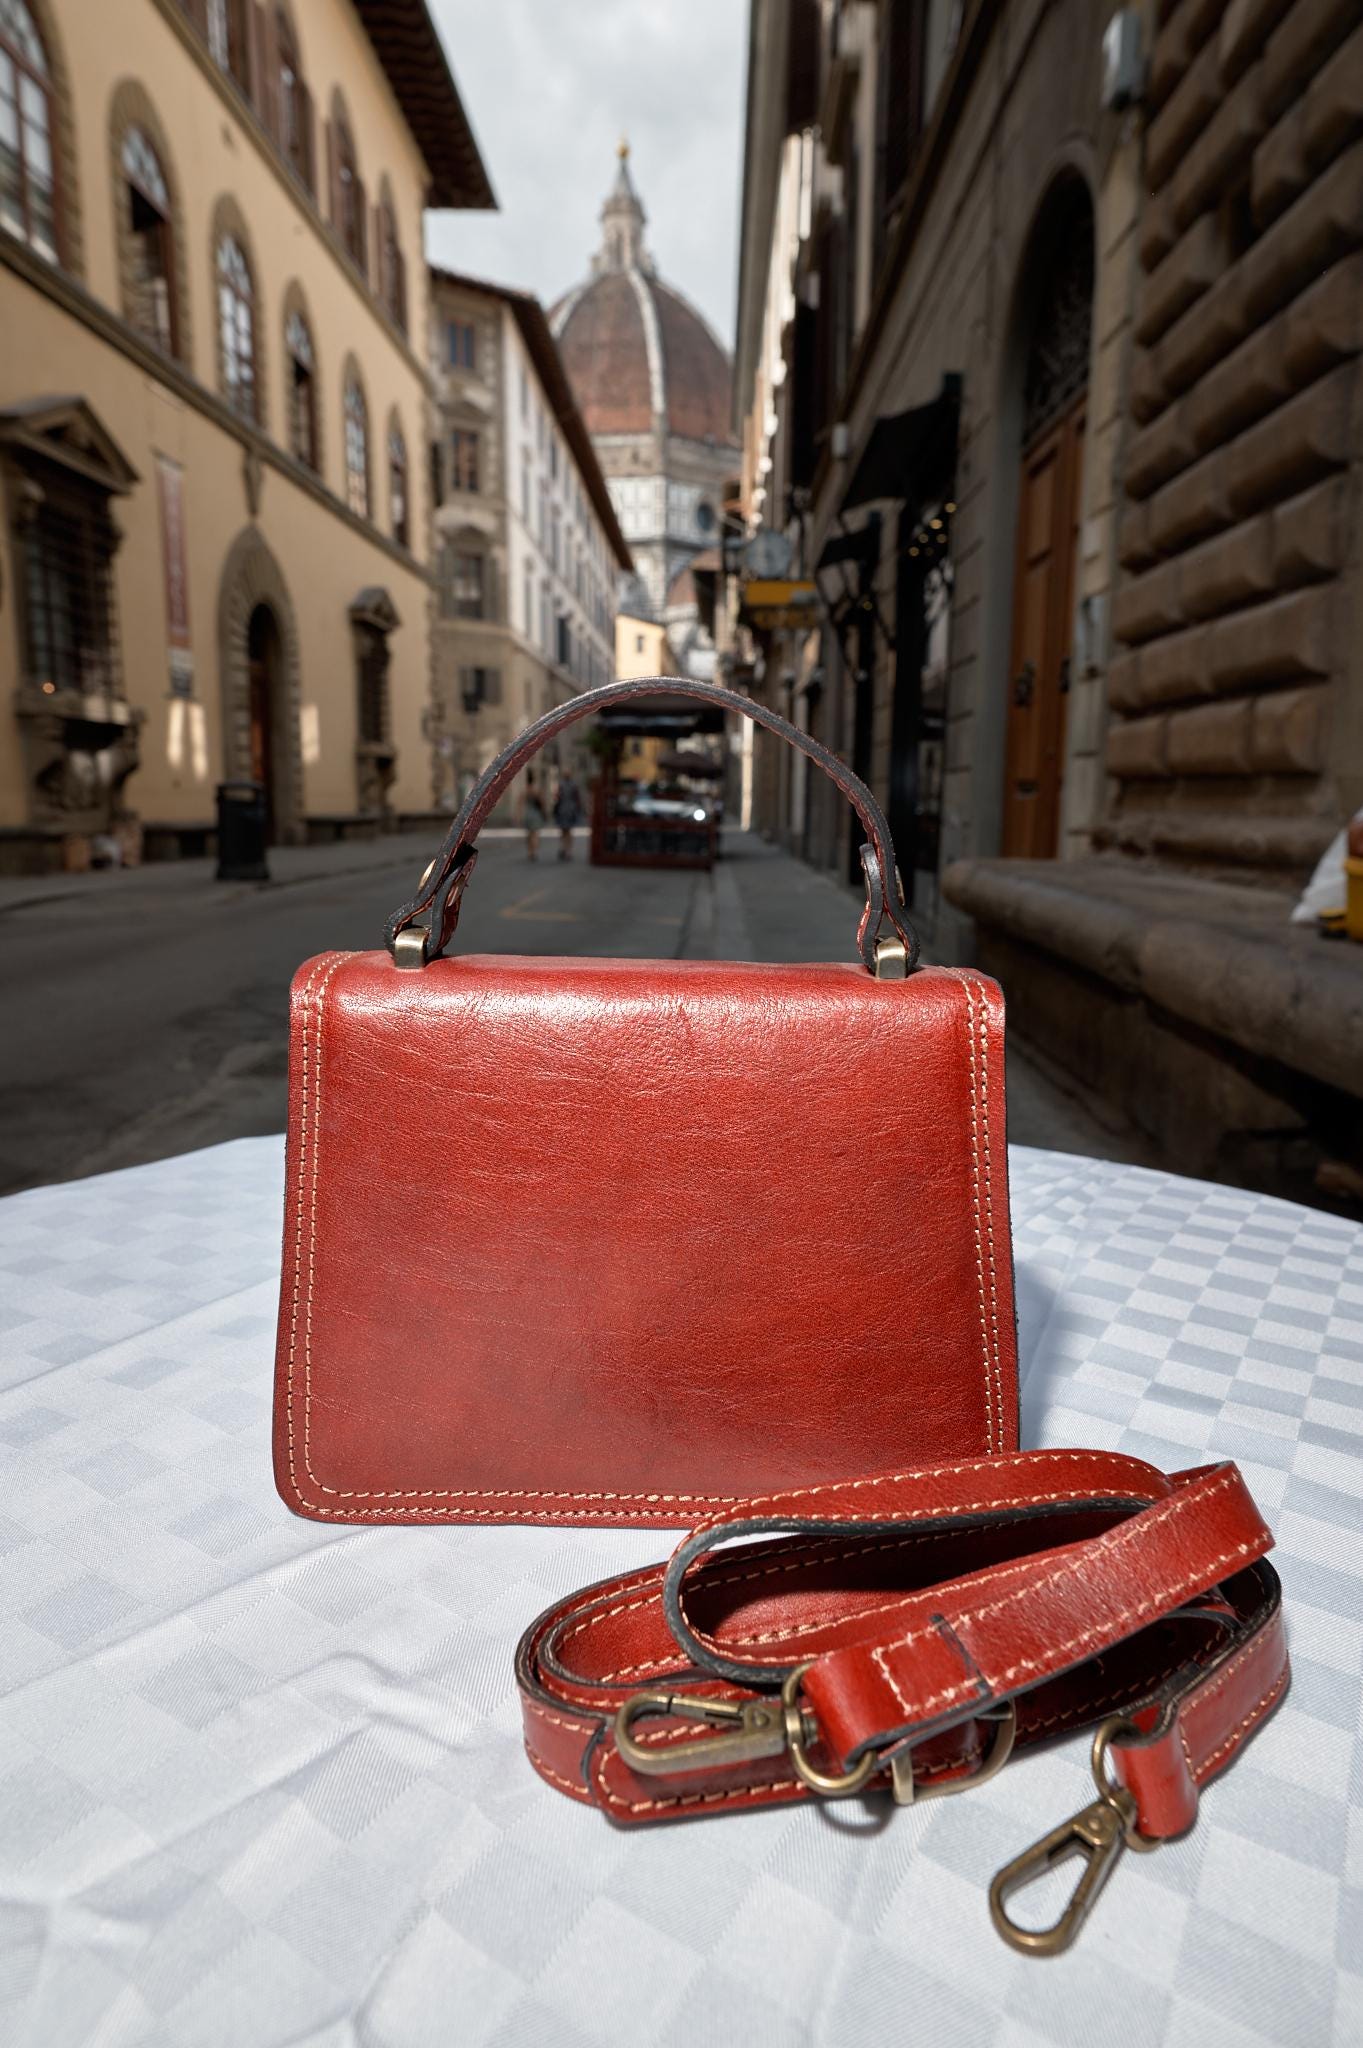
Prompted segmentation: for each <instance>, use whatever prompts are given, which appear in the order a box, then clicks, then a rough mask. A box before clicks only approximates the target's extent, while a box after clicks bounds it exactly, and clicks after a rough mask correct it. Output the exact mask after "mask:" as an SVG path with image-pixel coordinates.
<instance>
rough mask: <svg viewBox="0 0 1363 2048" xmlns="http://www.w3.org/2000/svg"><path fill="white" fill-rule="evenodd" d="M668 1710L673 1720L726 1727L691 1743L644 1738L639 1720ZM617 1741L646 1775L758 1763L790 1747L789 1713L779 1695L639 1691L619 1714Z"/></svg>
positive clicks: (632, 1764) (630, 1762)
mask: <svg viewBox="0 0 1363 2048" xmlns="http://www.w3.org/2000/svg"><path fill="white" fill-rule="evenodd" d="M664 1714H665V1715H667V1716H668V1717H669V1719H671V1720H674V1721H696V1722H701V1723H703V1724H704V1725H705V1726H706V1727H711V1728H715V1729H718V1730H721V1731H723V1732H721V1733H718V1734H714V1735H702V1736H699V1737H698V1738H697V1739H696V1740H695V1741H691V1742H641V1741H640V1740H639V1738H638V1736H637V1735H636V1734H635V1733H634V1728H635V1723H636V1722H638V1721H644V1720H652V1719H656V1718H657V1717H658V1716H660V1715H664ZM615 1746H616V1748H617V1749H618V1750H619V1752H620V1754H621V1756H622V1757H623V1758H624V1760H625V1762H626V1763H627V1764H628V1765H629V1767H630V1769H631V1770H632V1771H639V1772H641V1773H642V1774H643V1776H644V1777H646V1778H664V1777H669V1776H670V1775H671V1773H672V1772H673V1771H694V1770H699V1769H704V1768H707V1767H708V1766H710V1765H712V1764H714V1765H724V1764H738V1763H750V1762H756V1761H757V1760H758V1759H759V1758H761V1757H767V1756H780V1755H782V1753H783V1752H784V1750H785V1747H786V1724H785V1714H784V1711H783V1709H782V1706H781V1703H780V1701H779V1700H774V1699H773V1700H743V1701H738V1700H711V1699H703V1698H697V1697H695V1695H692V1696H691V1697H689V1698H688V1697H687V1695H686V1694H685V1693H675V1692H636V1693H635V1694H634V1696H633V1698H632V1699H627V1700H626V1701H625V1703H624V1705H623V1706H622V1707H621V1709H620V1711H619V1713H618V1714H617V1715H616V1717H615Z"/></svg>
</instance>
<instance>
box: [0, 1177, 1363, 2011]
mask: <svg viewBox="0 0 1363 2048" xmlns="http://www.w3.org/2000/svg"><path fill="white" fill-rule="evenodd" d="M1013 1173H1014V1180H1013V1207H1014V1224H1015V1231H1016V1239H1017V1254H1018V1276H1019V1277H1018V1292H1019V1307H1020V1312H1021V1323H1022V1344H1023V1357H1024V1388H1025V1394H1024V1406H1025V1441H1027V1442H1029V1443H1034V1444H1038V1443H1039V1444H1052V1445H1058V1444H1094V1445H1104V1446H1109V1447H1111V1448H1113V1449H1116V1450H1123V1451H1131V1452H1135V1453H1136V1454H1137V1455H1139V1456H1141V1457H1145V1458H1150V1459H1153V1460H1154V1461H1156V1462H1157V1463H1159V1464H1163V1465H1186V1464H1193V1463H1196V1462H1198V1461H1200V1460H1203V1459H1206V1458H1209V1457H1213V1456H1231V1457H1234V1458H1237V1459H1238V1460H1239V1461H1240V1463H1241V1464H1242V1466H1243V1467H1244V1469H1245V1472H1246V1474H1247V1476H1248V1479H1249V1481H1250V1484H1251V1486H1252V1488H1253V1491H1254V1493H1255V1494H1256V1496H1257V1498H1258V1500H1259V1501H1260V1503H1261V1505H1262V1506H1263V1508H1264V1509H1265V1511H1266V1512H1267V1514H1268V1515H1269V1517H1270V1519H1271V1520H1272V1521H1273V1523H1274V1525H1275V1527H1276V1530H1277V1534H1278V1538H1279V1546H1280V1547H1279V1550H1278V1553H1277V1561H1278V1564H1279V1567H1280V1569H1281V1571H1282V1574H1283V1578H1284V1580H1285V1582H1286V1588H1287V1600H1288V1610H1289V1615H1290V1625H1291V1632H1292V1648H1293V1661H1294V1665H1295V1672H1296V1676H1295V1682H1294V1686H1293V1690H1292V1692H1291V1694H1290V1696H1289V1698H1288V1701H1287V1703H1286V1705H1285V1706H1284V1707H1283V1708H1282V1710H1281V1711H1280V1712H1279V1713H1278V1714H1277V1716H1276V1717H1275V1718H1274V1719H1273V1721H1272V1722H1271V1723H1270V1724H1269V1726H1268V1727H1267V1728H1266V1729H1265V1730H1264V1732H1263V1733H1262V1734H1261V1735H1260V1736H1259V1737H1258V1738H1257V1739H1256V1741H1255V1742H1254V1743H1253V1745H1252V1746H1251V1748H1250V1749H1249V1750H1248V1751H1247V1753H1246V1755H1245V1757H1244V1759H1243V1760H1242V1761H1241V1762H1240V1763H1238V1764H1237V1766H1236V1768H1235V1769H1234V1770H1233V1771H1232V1772H1231V1773H1230V1774H1229V1776H1228V1777H1227V1778H1225V1779H1224V1780H1222V1781H1221V1782H1220V1783H1219V1784H1217V1785H1216V1786H1214V1787H1213V1788H1212V1789H1211V1790H1209V1792H1208V1793H1207V1795H1206V1797H1205V1799H1204V1800H1203V1808H1202V1815H1201V1818H1200V1819H1199V1822H1198V1825H1197V1827H1196V1828H1195V1830H1194V1831H1193V1832H1192V1834H1191V1835H1190V1836H1188V1837H1187V1838H1186V1839H1184V1840H1183V1841H1180V1842H1178V1843H1175V1844H1171V1845H1170V1846H1168V1847H1166V1848H1164V1849H1162V1850H1161V1851H1160V1853H1159V1854H1158V1855H1154V1856H1141V1857H1136V1856H1128V1857H1126V1858H1125V1859H1124V1860H1123V1862H1122V1864H1121V1866H1120V1868H1119V1869H1118V1871H1117V1873H1116V1875H1115V1876H1114V1878H1113V1879H1112V1882H1111V1883H1110V1885H1109V1887H1108V1889H1107V1891H1106V1892H1105V1894H1104V1896H1103V1898H1102V1900H1101V1901H1100V1903H1099V1905H1098V1908H1097V1910H1096V1912H1095V1914H1094V1916H1093V1919H1092V1920H1091V1921H1090V1923H1089V1925H1088V1927H1087V1929H1086V1930H1085V1932H1084V1934H1083V1936H1082V1938H1081V1941H1080V1943H1079V1945H1078V1947H1077V1948H1076V1949H1075V1950H1074V1951H1073V1952H1072V1953H1071V1954H1070V1955H1068V1956H1066V1957H1063V1958H1060V1959H1058V1960H1056V1961H1050V1962H1038V1961H1034V1960H1029V1959H1026V1958H1023V1957H1019V1956H1016V1955H1014V1954H1012V1953H1011V1952H1010V1951H1009V1950H1008V1949H1006V1948H1005V1947H1003V1945H1002V1944H1001V1943H1000V1942H999V1941H998V1939H997V1937H996V1936H995V1935H994V1933H993V1931H992V1929H991V1928H990V1925H989V1916H988V1911H987V1906H986V1899H985V1889H986V1886H987V1883H988V1880H989V1876H990V1874H991V1872H992V1871H993V1870H994V1869H995V1868H996V1867H997V1866H998V1865H999V1864H1000V1863H1002V1862H1004V1861H1006V1860H1007V1859H1008V1858H1009V1857H1011V1856H1013V1855H1014V1854H1016V1853H1017V1851H1018V1850H1019V1849H1021V1848H1022V1847H1023V1846H1024V1845H1025V1844H1026V1843H1027V1842H1029V1841H1030V1840H1031V1839H1032V1838H1033V1837H1034V1836H1035V1835H1037V1834H1039V1833H1040V1832H1041V1831H1042V1830H1043V1829H1045V1828H1047V1827H1050V1826H1051V1825H1052V1824H1053V1823H1054V1822H1055V1821H1057V1820H1059V1819H1060V1818H1062V1817H1063V1816H1064V1815H1065V1814H1067V1813H1070V1812H1071V1811H1073V1810H1074V1808H1075V1807H1077V1806H1079V1805H1080V1804H1082V1803H1083V1802H1084V1801H1085V1800H1086V1799H1087V1797H1088V1796H1089V1794H1088V1791H1087V1785H1088V1777H1087V1768H1086V1763H1085V1747H1086V1745H1085V1744H1084V1742H1083V1741H1076V1742H1072V1743H1069V1744H1067V1745H1065V1746H1064V1747H1063V1748H1061V1749H1059V1750H1055V1751H1053V1752H1051V1753H1049V1754H1046V1755H1039V1756H1033V1757H1028V1758H1024V1759H1021V1760H1019V1762H1018V1763H1017V1764H1016V1765H1015V1766H1013V1767H1011V1768H1010V1769H1008V1770H1006V1771H1004V1772H1003V1774H1002V1775H1001V1777H999V1778H998V1779H997V1780H996V1781H995V1782H994V1783H993V1784H991V1785H988V1786H986V1787H983V1788H981V1789H979V1790H978V1791H975V1792H971V1793H969V1794H967V1795H965V1796H963V1797H961V1798H958V1799H952V1800H944V1801H941V1802H939V1803H936V1804H933V1805H930V1806H925V1807H923V1808H921V1809H918V1810H914V1811H902V1812H894V1811H892V1810H891V1809H890V1808H889V1807H888V1806H881V1805H878V1806H877V1807H875V1808H874V1809H871V1808H863V1807H861V1806H859V1805H853V1806H852V1807H851V1808H850V1809H849V1808H824V1809H820V1810H818V1811H815V1810H812V1809H804V1810H801V1811H798V1812H797V1811H787V1812H771V1813H765V1814H752V1815H744V1816H742V1817H739V1816H728V1817H726V1818H724V1819H722V1820H717V1821H715V1822H713V1823H712V1824H704V1823H700V1824H691V1825H689V1826H679V1827H671V1828H665V1829H660V1830H656V1831H651V1830H641V1831H638V1832H631V1833H628V1834H625V1833H619V1832H617V1831H615V1830H614V1829H612V1828H611V1827H610V1825H609V1824H608V1823H607V1822H606V1821H604V1820H603V1819H602V1817H601V1816H600V1815H599V1814H597V1813H594V1812H590V1811H586V1810H584V1809H582V1808H580V1807H577V1806H574V1805H573V1804H571V1803H570V1802H569V1801H568V1800H566V1799H562V1798H560V1797H558V1796H557V1795H556V1794H554V1793H553V1792H551V1791H549V1790H547V1789H546V1787H544V1786H543V1785H542V1784H541V1783H540V1782H539V1780H538V1779H537V1778H536V1777H535V1776H534V1775H533V1774H532V1772H531V1770H530V1768H529V1765H528V1764H527V1763H526V1762H525V1759H524V1757H523V1755H522V1752H521V1747H520V1737H519V1715H518V1711H517V1706H516V1700H515V1692H514V1687H513V1684H512V1672H511V1656H512V1649H513V1646H514V1644H515V1642H516V1638H517V1636H518V1634H519V1632H520V1630H521V1628H522V1626H523V1625H524V1624H525V1622H526V1621H528V1620H529V1619H530V1618H531V1616H532V1615H534V1614H535V1613H536V1612H537V1611H538V1610H539V1609H540V1608H541V1607H542V1606H543V1605H544V1604H545V1603H546V1602H547V1601H549V1600H552V1599H556V1598H558V1597H559V1596H560V1595H562V1594H564V1593H566V1592H567V1591H569V1590H570V1589H571V1588H573V1587H575V1586H577V1585H578V1584H580V1583H581V1582H582V1581H583V1580H585V1579H591V1578H595V1577H598V1576H600V1575H601V1574H603V1573H607V1572H614V1571H618V1570H620V1569H621V1568H622V1567H624V1566H627V1565H630V1564H634V1563H638V1562H642V1561H644V1560H646V1559H648V1558H651V1557H654V1556H661V1555H662V1554H663V1553H664V1551H665V1550H666V1549H667V1548H668V1547H669V1545H670V1542H671V1540H672V1539H670V1538H667V1537H659V1536H657V1535H648V1534H646V1533H641V1532H639V1531H631V1532H628V1533H623V1534H615V1533H612V1532H609V1531H605V1532H602V1531H590V1530H588V1531H582V1530H579V1531H568V1530H560V1529H543V1528H525V1529H518V1528H496V1529H458V1528H450V1529H421V1530H417V1529H365V1530H361V1531H350V1532H347V1531H342V1530H337V1529H334V1528H327V1527H322V1526H320V1525H318V1524H317V1523H311V1522H303V1521H297V1520H295V1519H294V1518H293V1517H292V1516H291V1515H290V1514H289V1513H288V1512H287V1511H286V1510H285V1508H284V1507H283V1506H282V1504H281V1503H280V1502H279V1500H278V1499H277V1498H276V1496H275V1493H274V1489H273V1485H272V1481H271V1476H270V1464H269V1452H268V1433H269V1412H270V1368H271V1350H272V1338H273V1325H274V1305H275V1292H276V1287H277V1275H278V1254H279V1212H280V1186H281V1145H280V1141H279V1140H277V1139H254V1140H244V1141H242V1142H239V1143H236V1144H231V1145H224V1146H220V1147H217V1148H215V1149H214V1150H212V1151H208V1152H201V1153H196V1154H193V1155H190V1156H188V1157H186V1158H181V1159H174V1160H170V1161H167V1162H165V1163H164V1164H160V1165H155V1166H147V1167H139V1168H137V1169H135V1170H133V1171H131V1172H126V1173H119V1174H112V1175H109V1176H106V1177H104V1178H102V1179H98V1180H90V1181H85V1182H83V1183H79V1184H77V1185H74V1186H66V1187H53V1188H45V1189H41V1190H38V1191H35V1192H33V1193H29V1194H23V1195H17V1196H13V1197H11V1198H10V1199H8V1200H7V1201H4V1202H3V1203H0V1360H2V1361H3V1367H2V1370H0V1387H3V1392H0V1474H2V1475H3V1491H2V1492H0V1693H2V1694H3V1697H2V1698H0V2040H2V2041H3V2042H4V2043H5V2044H7V2048H66V2044H74V2043H78V2042H98V2043H100V2044H108V2048H153V2044H155V2048H197V2044H205V2048H206V2044H210V2043H211V2044H224V2048H229V2044H230V2048H272V2044H276V2043H277V2044H284V2043H286V2042H287V2043H290V2044H300V2048H301V2044H304V2043H308V2044H317V2048H322V2044H326V2048H342V2044H347V2048H349V2044H365V2048H388V2044H393V2048H397V2044H403V2048H406V2044H417V2043H431V2044H433V2048H475V2044H481V2043H485V2042H486V2043H498V2044H505V2048H510V2044H516V2048H527V2044H541V2043H542V2044H546V2048H547V2044H552V2048H576V2044H584V2048H585V2044H601V2043H617V2042H618V2043H622V2044H624V2043H628V2044H629V2048H645V2044H647V2043H653V2042H657V2043H677V2044H685V2048H708V2044H715V2048H720V2044H723V2048H732V2044H737V2048H749V2044H751V2048H781V2044H785V2043H791V2044H794V2043H830V2044H831V2043H836V2044H842V2043H849V2044H857V2043H863V2042H864V2043H868V2044H877V2048H879V2044H882V2043H885V2044H888V2043H898V2042H911V2043H915V2044H922V2048H952V2044H957V2043H960V2044H971V2048H976V2044H988V2048H993V2044H1019V2048H1020V2044H1024V2043H1027V2044H1043V2043H1045V2044H1050V2043H1055V2044H1061V2048H1071V2044H1072V2048H1089V2044H1091V2043H1094V2042H1101V2043H1103V2044H1104V2048H1146V2044H1153V2043H1156V2042H1169V2043H1174V2044H1180V2048H1182V2044H1187V2048H1231V2044H1243V2043H1262V2042H1272V2043H1275V2044H1283V2043H1288V2044H1290V2043H1301V2044H1308V2043H1309V2044H1313V2048H1315V2044H1320V2048H1324V2044H1327V2043H1328V2044H1331V2048H1345V2044H1354V2043H1358V2042H1360V2041H1363V1773H1360V1768H1359V1760H1360V1754H1361V1753H1363V1746H1361V1745H1360V1742H1359V1723H1360V1690H1361V1689H1360V1672H1363V1517H1361V1516H1360V1505H1359V1503H1360V1493H1361V1492H1363V1486H1361V1484H1360V1482H1361V1481H1363V1459H1361V1458H1360V1451H1361V1450H1363V1435H1361V1434H1360V1432H1363V1231H1360V1230H1359V1229H1357V1228H1355V1227H1354V1226H1352V1225H1350V1224H1348V1223H1345V1222H1341V1221H1338V1220H1337V1219H1334V1218H1332V1217H1329V1216H1324V1215H1318V1214H1314V1213H1312V1212H1310V1211H1307V1210H1305V1209H1298V1208H1294V1207H1292V1206H1291V1205H1289V1204H1287V1203H1283V1202H1277V1201H1269V1200H1266V1199H1263V1198H1261V1197H1258V1196H1255V1195H1250V1194H1242V1193H1238V1192H1236V1191H1234V1190H1232V1189H1227V1188H1221V1187H1210V1186H1204V1185H1201V1184H1199V1183H1196V1182H1192V1181H1185V1180H1177V1179H1174V1178H1172V1177H1169V1176H1167V1175H1163V1174H1158V1173H1150V1172H1144V1171H1139V1170H1134V1169H1130V1168H1125V1167H1116V1166H1110V1165H1106V1164H1103V1163H1100V1162H1094V1161H1090V1160H1085V1159H1077V1158H1073V1157H1068V1156H1062V1155H1059V1154H1051V1153H1039V1152H1016V1153H1015V1154H1014V1159H1013ZM1070 1869H1071V1872H1072V1870H1073V1866H1070Z"/></svg>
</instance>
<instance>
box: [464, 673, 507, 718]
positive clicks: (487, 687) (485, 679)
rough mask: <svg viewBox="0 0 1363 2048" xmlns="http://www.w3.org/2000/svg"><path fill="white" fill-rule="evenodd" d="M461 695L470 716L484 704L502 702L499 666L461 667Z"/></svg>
mask: <svg viewBox="0 0 1363 2048" xmlns="http://www.w3.org/2000/svg"><path fill="white" fill-rule="evenodd" d="M459 696H460V700H461V702H462V703H463V706H464V709H465V711H466V712H467V713H468V715H469V717H470V718H472V717H473V715H474V713H475V712H476V711H477V710H478V709H479V708H480V707H481V706H482V705H484V704H500V703H501V701H502V672H501V670H500V669H497V668H461V669H460V671H459Z"/></svg>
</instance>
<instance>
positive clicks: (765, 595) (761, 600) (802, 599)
mask: <svg viewBox="0 0 1363 2048" xmlns="http://www.w3.org/2000/svg"><path fill="white" fill-rule="evenodd" d="M743 610H744V612H745V614H746V616H747V617H748V618H749V619H750V620H751V621H752V623H753V625H754V626H761V627H764V628H765V629H766V630H767V631H769V632H778V631H780V630H781V629H782V628H787V627H793V628H795V629H796V630H797V631H798V630H799V628H801V627H805V626H813V625H816V624H817V623H818V616H819V593H818V591H817V590H816V589H815V587H814V585H813V583H811V582H808V581H801V582H791V581H790V580H788V579H787V578H784V577H765V576H754V577H751V578H749V580H748V581H747V582H746V583H745V584H744V586H743Z"/></svg>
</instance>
